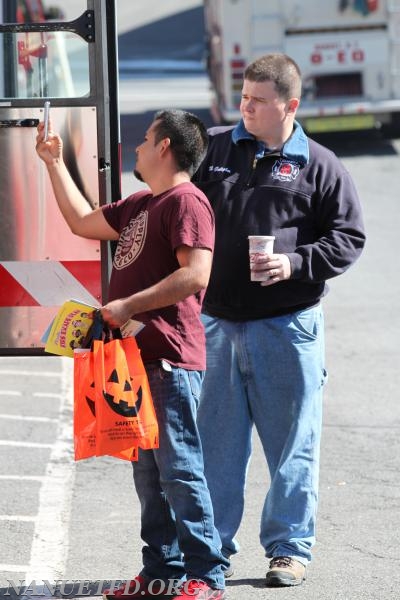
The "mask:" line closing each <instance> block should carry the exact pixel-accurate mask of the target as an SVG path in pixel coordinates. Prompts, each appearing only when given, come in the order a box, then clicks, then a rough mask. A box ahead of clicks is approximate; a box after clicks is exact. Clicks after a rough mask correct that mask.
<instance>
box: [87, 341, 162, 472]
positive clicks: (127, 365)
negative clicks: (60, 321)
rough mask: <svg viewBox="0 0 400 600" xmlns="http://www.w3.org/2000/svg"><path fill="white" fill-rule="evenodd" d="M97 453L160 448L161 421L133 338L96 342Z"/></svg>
mask: <svg viewBox="0 0 400 600" xmlns="http://www.w3.org/2000/svg"><path fill="white" fill-rule="evenodd" d="M93 353H94V363H93V365H94V373H95V390H96V453H97V455H98V456H100V455H103V454H110V455H113V456H115V455H116V452H118V453H121V452H130V451H131V452H133V455H134V458H132V457H131V458H130V459H129V460H137V449H138V448H143V449H144V450H148V449H150V448H158V424H157V418H156V413H155V410H154V405H153V400H152V397H151V392H150V386H149V382H148V379H147V374H146V371H145V368H144V365H143V362H142V358H141V356H140V350H139V348H138V346H137V343H136V340H135V338H134V337H126V338H123V339H115V338H114V339H111V340H110V341H108V342H104V341H102V340H95V341H94V342H93Z"/></svg>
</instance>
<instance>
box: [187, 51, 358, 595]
mask: <svg viewBox="0 0 400 600" xmlns="http://www.w3.org/2000/svg"><path fill="white" fill-rule="evenodd" d="M300 97H301V73H300V70H299V68H298V66H297V64H296V63H295V62H294V61H293V60H292V59H291V58H290V57H288V56H287V55H284V54H270V55H266V56H263V57H261V58H260V59H258V60H256V61H254V62H253V63H252V64H250V65H249V66H248V67H247V69H246V71H245V74H244V83H243V91H242V100H241V105H240V110H241V115H242V119H241V121H240V122H239V123H238V124H237V125H236V126H235V127H214V128H212V129H210V130H209V138H210V143H209V150H208V153H207V156H206V158H205V160H204V162H203V163H202V165H201V167H200V169H199V170H198V172H197V173H196V175H195V177H194V182H195V183H196V185H197V186H198V187H200V188H201V189H202V190H203V191H204V192H205V193H206V195H207V196H208V199H209V200H210V202H211V205H212V207H213V209H214V212H215V217H216V244H215V251H214V259H213V267H212V273H211V279H210V283H209V286H208V289H207V293H206V298H205V302H204V305H203V307H204V308H203V312H204V315H203V322H204V325H205V329H206V336H207V372H206V377H205V381H204V384H203V390H202V398H201V404H200V409H199V415H198V423H199V428H200V433H201V436H202V441H203V447H204V457H205V463H206V476H207V480H208V484H209V487H210V491H211V496H212V499H213V505H214V512H215V522H216V526H217V528H218V530H219V533H220V535H221V538H222V543H223V551H224V554H225V555H226V556H227V557H230V556H232V555H233V554H235V553H236V552H237V551H238V549H239V546H238V543H237V540H236V539H235V535H236V532H237V530H238V528H239V525H240V521H241V518H242V515H243V506H244V492H245V480H246V472H247V467H248V463H249V460H250V455H251V434H252V428H253V425H255V426H256V429H257V432H258V434H259V437H260V440H261V443H262V446H263V449H264V453H265V457H266V461H267V464H268V468H269V472H270V477H271V483H270V486H269V489H268V490H266V492H267V493H266V498H265V504H264V508H263V511H262V515H261V529H260V541H261V544H262V546H263V547H264V549H265V555H266V557H268V558H269V559H270V563H269V569H268V572H267V575H266V581H267V585H268V586H291V585H298V584H300V583H302V581H303V580H304V579H305V573H306V566H307V564H308V562H309V561H310V560H311V550H312V547H313V545H314V544H315V522H316V512H317V501H318V477H319V457H320V437H321V422H322V388H323V385H324V382H325V380H326V370H325V363H324V328H323V314H322V309H321V298H323V296H324V295H325V294H326V292H327V285H326V280H328V279H330V278H332V277H335V276H337V275H340V274H341V273H343V272H344V271H346V269H348V268H349V267H350V266H351V265H352V264H353V263H354V262H355V261H356V260H357V258H358V257H359V256H360V253H361V252H362V249H363V246H364V243H365V234H364V225H363V219H362V211H361V206H360V202H359V198H358V195H357V191H356V189H355V186H354V183H353V181H352V179H351V177H350V175H349V173H348V172H347V171H346V169H345V167H344V166H343V164H342V163H341V162H340V161H339V159H338V158H337V157H336V156H335V155H334V154H333V153H332V152H331V151H330V150H328V149H327V148H325V147H323V146H321V145H320V144H318V143H316V142H315V141H313V140H311V139H310V138H308V137H307V136H306V135H305V133H304V131H303V129H302V128H301V126H300V124H299V123H298V122H297V121H296V120H295V115H296V110H297V108H298V106H299V103H300ZM249 235H273V236H275V243H274V251H273V253H272V254H267V255H263V256H260V257H259V259H258V261H257V262H256V264H255V265H253V266H252V269H253V270H254V271H258V272H259V273H258V274H259V275H260V274H262V275H264V276H265V277H266V279H265V281H263V282H261V283H260V282H255V281H251V279H250V267H249V246H248V236H249ZM266 487H267V484H266Z"/></svg>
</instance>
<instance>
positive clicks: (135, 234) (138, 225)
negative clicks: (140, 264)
mask: <svg viewBox="0 0 400 600" xmlns="http://www.w3.org/2000/svg"><path fill="white" fill-rule="evenodd" d="M146 231H147V211H142V212H141V213H139V214H138V216H137V217H136V219H132V220H131V221H129V223H128V225H127V226H126V227H124V229H123V230H122V232H121V235H120V238H119V242H118V246H117V249H116V251H115V255H114V267H115V268H116V269H118V270H120V269H125V267H128V266H129V265H130V264H132V263H133V261H134V260H136V259H137V257H138V256H139V254H140V253H141V251H142V249H143V245H144V240H145V239H146Z"/></svg>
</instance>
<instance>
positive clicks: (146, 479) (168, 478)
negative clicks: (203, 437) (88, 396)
mask: <svg viewBox="0 0 400 600" xmlns="http://www.w3.org/2000/svg"><path fill="white" fill-rule="evenodd" d="M145 367H146V372H147V376H148V379H149V384H150V389H151V393H152V397H153V402H154V407H155V411H156V415H157V419H158V425H159V439H160V444H159V448H158V449H157V450H140V451H139V460H138V462H133V463H132V466H133V478H134V482H135V487H136V491H137V494H138V497H139V500H140V504H141V537H142V539H143V541H144V542H145V544H146V545H145V546H144V547H143V550H142V553H143V570H142V572H141V575H143V576H144V577H147V578H150V579H162V580H164V581H165V580H168V579H181V578H182V577H185V576H186V577H187V578H195V579H202V580H204V581H205V582H206V583H207V584H208V585H210V586H211V587H213V588H216V589H223V588H224V587H225V584H224V576H223V572H222V565H224V566H225V567H226V566H227V565H228V564H229V562H228V561H227V560H226V559H225V558H224V557H223V556H222V554H221V540H220V537H219V535H218V532H217V530H216V528H215V526H214V518H213V509H212V504H211V499H210V493H209V490H208V487H207V484H206V480H205V477H204V464H203V454H202V449H201V442H200V438H199V433H198V429H197V425H196V414H197V407H198V403H199V399H200V389H201V383H202V379H203V372H200V371H188V370H185V369H181V368H178V367H171V370H166V369H165V368H163V366H162V364H161V361H160V362H154V363H148V364H146V365H145Z"/></svg>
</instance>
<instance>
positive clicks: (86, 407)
mask: <svg viewBox="0 0 400 600" xmlns="http://www.w3.org/2000/svg"><path fill="white" fill-rule="evenodd" d="M74 449H75V460H81V459H82V458H89V457H90V456H96V409H95V394H94V373H93V352H92V351H91V350H90V348H89V349H85V350H82V349H80V348H79V349H76V350H74Z"/></svg>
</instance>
